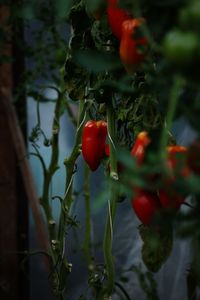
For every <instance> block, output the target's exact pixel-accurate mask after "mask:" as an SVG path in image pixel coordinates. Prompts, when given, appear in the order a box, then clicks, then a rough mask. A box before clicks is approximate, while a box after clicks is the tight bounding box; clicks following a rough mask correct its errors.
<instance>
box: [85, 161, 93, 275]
mask: <svg viewBox="0 0 200 300" xmlns="http://www.w3.org/2000/svg"><path fill="white" fill-rule="evenodd" d="M84 197H85V236H84V242H83V252H84V254H85V258H86V261H87V265H88V269H89V270H90V267H91V265H92V255H91V207H90V170H89V168H88V166H87V164H86V163H85V170H84Z"/></svg>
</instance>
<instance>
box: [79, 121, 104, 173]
mask: <svg viewBox="0 0 200 300" xmlns="http://www.w3.org/2000/svg"><path fill="white" fill-rule="evenodd" d="M106 135H107V123H106V122H105V121H94V120H90V121H88V122H87V123H86V124H85V126H84V129H83V134H82V154H83V157H84V159H85V161H86V162H87V164H88V166H89V167H90V169H91V170H92V171H95V170H96V169H97V168H98V167H99V165H100V163H101V160H102V159H103V157H104V154H105V150H104V149H105V141H106Z"/></svg>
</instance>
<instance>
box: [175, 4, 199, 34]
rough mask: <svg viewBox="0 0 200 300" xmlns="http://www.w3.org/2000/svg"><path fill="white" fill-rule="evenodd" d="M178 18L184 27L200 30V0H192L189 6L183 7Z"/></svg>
mask: <svg viewBox="0 0 200 300" xmlns="http://www.w3.org/2000/svg"><path fill="white" fill-rule="evenodd" d="M178 20H179V24H180V26H182V28H187V29H192V30H195V31H200V1H199V0H194V1H191V2H190V4H189V5H188V6H187V7H184V8H183V9H181V11H180V13H179V16H178Z"/></svg>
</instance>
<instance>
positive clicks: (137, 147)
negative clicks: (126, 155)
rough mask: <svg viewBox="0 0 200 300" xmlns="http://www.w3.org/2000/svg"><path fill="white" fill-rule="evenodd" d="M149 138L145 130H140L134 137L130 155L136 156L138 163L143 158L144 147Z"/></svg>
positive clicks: (148, 142)
mask: <svg viewBox="0 0 200 300" xmlns="http://www.w3.org/2000/svg"><path fill="white" fill-rule="evenodd" d="M150 142H151V140H150V138H149V136H148V133H147V132H146V131H142V132H140V133H139V134H138V136H137V137H136V140H135V143H134V145H133V148H132V150H131V155H132V156H134V157H136V160H137V163H138V165H141V163H142V162H143V160H144V155H145V149H146V147H147V146H148V145H149V144H150Z"/></svg>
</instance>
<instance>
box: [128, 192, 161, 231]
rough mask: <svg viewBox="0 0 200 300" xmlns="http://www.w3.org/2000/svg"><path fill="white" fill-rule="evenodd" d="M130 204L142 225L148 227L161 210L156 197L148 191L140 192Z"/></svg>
mask: <svg viewBox="0 0 200 300" xmlns="http://www.w3.org/2000/svg"><path fill="white" fill-rule="evenodd" d="M131 203H132V207H133V209H134V211H135V213H136V215H137V217H138V218H139V219H140V221H141V222H142V223H143V224H144V225H150V224H151V222H152V220H153V218H154V217H155V216H156V214H158V213H159V212H160V209H161V205H160V201H159V198H158V196H157V195H156V194H155V193H152V192H149V191H142V190H140V191H139V192H138V194H137V195H136V196H135V197H134V198H133V199H132V200H131Z"/></svg>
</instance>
